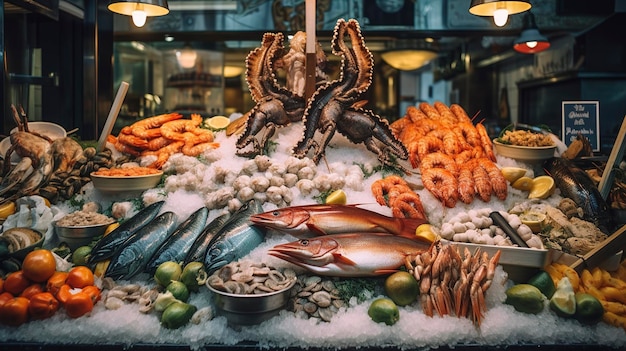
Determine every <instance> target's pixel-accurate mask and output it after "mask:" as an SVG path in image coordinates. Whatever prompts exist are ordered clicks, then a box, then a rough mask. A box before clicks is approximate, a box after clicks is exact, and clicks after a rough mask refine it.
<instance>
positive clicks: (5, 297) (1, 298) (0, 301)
mask: <svg viewBox="0 0 626 351" xmlns="http://www.w3.org/2000/svg"><path fill="white" fill-rule="evenodd" d="M14 297H15V296H13V294H11V293H10V292H8V291H5V292H3V293H2V294H0V306H2V305H4V303H5V302H7V301H9V300H11V299H12V298H14Z"/></svg>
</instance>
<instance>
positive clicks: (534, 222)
mask: <svg viewBox="0 0 626 351" xmlns="http://www.w3.org/2000/svg"><path fill="white" fill-rule="evenodd" d="M519 219H520V220H521V221H522V223H523V224H526V225H527V226H528V227H529V228H530V229H531V230H532V231H533V233H539V232H540V231H541V229H542V227H543V222H544V221H545V220H546V215H545V214H543V213H540V212H532V211H531V212H525V213H522V214H521V215H520V216H519Z"/></svg>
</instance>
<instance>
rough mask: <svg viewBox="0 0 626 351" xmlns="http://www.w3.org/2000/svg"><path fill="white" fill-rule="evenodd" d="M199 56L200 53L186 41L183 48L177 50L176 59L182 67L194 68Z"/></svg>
mask: <svg viewBox="0 0 626 351" xmlns="http://www.w3.org/2000/svg"><path fill="white" fill-rule="evenodd" d="M197 58H198V53H197V52H196V50H194V49H193V48H192V47H191V44H189V43H185V46H183V48H182V50H176V60H177V61H178V64H179V65H180V67H182V68H193V67H194V66H195V65H196V59H197Z"/></svg>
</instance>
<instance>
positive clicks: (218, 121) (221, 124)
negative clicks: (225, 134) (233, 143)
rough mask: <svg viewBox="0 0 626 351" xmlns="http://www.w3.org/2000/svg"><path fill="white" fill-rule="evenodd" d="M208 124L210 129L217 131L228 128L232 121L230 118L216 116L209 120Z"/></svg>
mask: <svg viewBox="0 0 626 351" xmlns="http://www.w3.org/2000/svg"><path fill="white" fill-rule="evenodd" d="M206 122H207V125H208V126H209V128H211V129H213V130H215V131H217V130H222V129H226V127H228V125H229V124H230V119H228V117H226V116H215V117H211V118H209V119H208V120H207V121H206Z"/></svg>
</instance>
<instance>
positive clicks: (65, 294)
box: [54, 284, 72, 305]
mask: <svg viewBox="0 0 626 351" xmlns="http://www.w3.org/2000/svg"><path fill="white" fill-rule="evenodd" d="M71 290H72V287H71V286H69V285H67V284H63V285H61V286H60V287H59V290H58V291H57V293H56V294H54V297H56V298H57V300H59V302H60V303H61V304H62V305H65V303H66V302H67V300H69V299H70V297H72V291H71Z"/></svg>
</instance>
